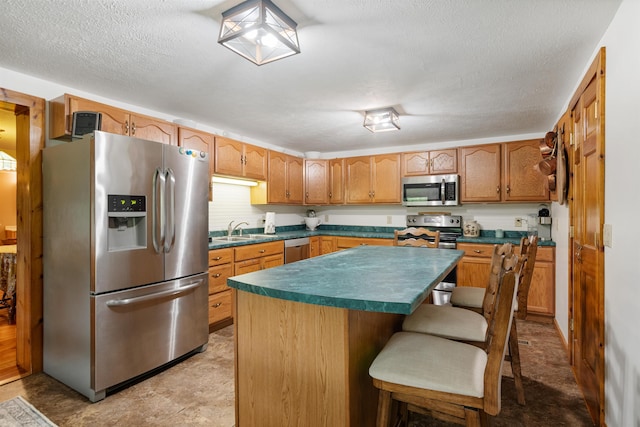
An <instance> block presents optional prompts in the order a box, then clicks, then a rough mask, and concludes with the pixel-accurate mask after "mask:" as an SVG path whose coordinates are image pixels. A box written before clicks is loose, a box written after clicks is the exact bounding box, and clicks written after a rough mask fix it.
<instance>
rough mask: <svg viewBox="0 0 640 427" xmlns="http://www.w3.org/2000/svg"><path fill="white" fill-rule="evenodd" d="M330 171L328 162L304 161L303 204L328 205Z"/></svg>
mask: <svg viewBox="0 0 640 427" xmlns="http://www.w3.org/2000/svg"><path fill="white" fill-rule="evenodd" d="M330 183H331V170H330V167H329V161H328V160H309V159H305V161H304V204H305V205H326V204H328V203H329V193H330V190H329V185H330Z"/></svg>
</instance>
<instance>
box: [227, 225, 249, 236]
mask: <svg viewBox="0 0 640 427" xmlns="http://www.w3.org/2000/svg"><path fill="white" fill-rule="evenodd" d="M242 224H246V225H249V223H248V222H241V223H239V224H236V225H235V227H234V226H233V221H231V222H230V223H229V225H228V226H227V236H229V237H231V235H232V234H233V232H234V231H236V228H239V227H240V226H241V225H242ZM238 235H240V236H242V228H240V231H239V232H238Z"/></svg>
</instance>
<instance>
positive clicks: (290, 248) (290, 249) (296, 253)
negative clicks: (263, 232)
mask: <svg viewBox="0 0 640 427" xmlns="http://www.w3.org/2000/svg"><path fill="white" fill-rule="evenodd" d="M307 258H309V238H308V237H301V238H299V239H289V240H285V241H284V263H285V264H289V263H292V262H296V261H300V260H303V259H307Z"/></svg>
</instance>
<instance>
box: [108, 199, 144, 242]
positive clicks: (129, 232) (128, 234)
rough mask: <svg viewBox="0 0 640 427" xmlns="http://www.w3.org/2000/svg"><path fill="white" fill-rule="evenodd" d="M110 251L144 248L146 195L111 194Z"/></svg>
mask: <svg viewBox="0 0 640 427" xmlns="http://www.w3.org/2000/svg"><path fill="white" fill-rule="evenodd" d="M108 197H109V214H108V217H109V229H108V233H107V241H108V248H109V252H113V251H124V250H130V249H144V248H146V247H147V246H146V244H147V211H146V200H145V196H122V195H111V194H110V195H109V196H108Z"/></svg>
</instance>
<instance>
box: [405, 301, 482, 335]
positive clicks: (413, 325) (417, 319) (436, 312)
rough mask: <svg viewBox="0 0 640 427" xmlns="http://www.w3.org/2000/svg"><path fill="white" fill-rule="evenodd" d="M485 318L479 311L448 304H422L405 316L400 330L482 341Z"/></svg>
mask: <svg viewBox="0 0 640 427" xmlns="http://www.w3.org/2000/svg"><path fill="white" fill-rule="evenodd" d="M487 327H488V325H487V320H486V319H485V318H484V316H483V315H482V314H480V313H476V312H475V311H472V310H467V309H465V308H458V307H451V306H448V305H433V304H422V305H421V306H419V307H418V308H416V310H415V311H414V312H413V313H411V314H410V315H408V316H407V317H405V319H404V322H403V323H402V330H403V331H405V332H419V333H422V334H431V335H436V336H439V337H443V338H450V339H455V340H459V341H477V342H484V341H485V339H486V335H487Z"/></svg>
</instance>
